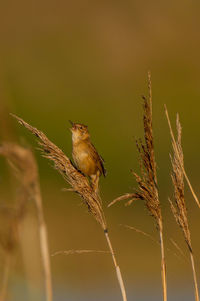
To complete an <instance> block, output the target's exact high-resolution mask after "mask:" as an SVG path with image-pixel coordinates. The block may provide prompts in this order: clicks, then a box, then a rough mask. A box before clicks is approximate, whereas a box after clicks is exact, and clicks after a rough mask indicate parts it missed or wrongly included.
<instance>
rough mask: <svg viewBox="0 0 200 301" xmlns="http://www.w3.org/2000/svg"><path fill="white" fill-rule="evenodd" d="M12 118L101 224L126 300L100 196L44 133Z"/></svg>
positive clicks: (19, 119) (21, 120)
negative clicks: (30, 137) (33, 138)
mask: <svg viewBox="0 0 200 301" xmlns="http://www.w3.org/2000/svg"><path fill="white" fill-rule="evenodd" d="M11 115H12V116H13V117H14V118H16V119H17V120H18V122H19V123H20V124H22V125H23V126H24V127H25V128H27V129H28V130H29V131H30V132H31V133H32V134H34V135H35V136H36V137H37V138H38V139H39V140H38V144H39V145H40V147H41V152H42V155H43V157H45V158H47V159H49V160H51V161H53V163H54V168H55V169H57V170H58V172H59V173H60V174H61V175H62V176H63V178H64V179H65V180H66V181H67V182H68V183H69V184H70V185H71V187H72V188H71V189H69V190H70V191H74V192H76V193H78V194H79V196H80V197H81V199H82V200H83V201H84V203H85V204H86V205H87V207H88V210H89V212H90V213H91V214H92V215H93V217H94V218H95V219H96V221H97V222H98V223H99V224H100V225H101V227H102V229H103V231H104V234H105V237H106V241H107V244H108V247H109V250H110V253H111V255H112V259H113V263H114V266H115V270H116V274H117V279H118V283H119V286H120V289H121V293H122V298H123V301H127V297H126V291H125V287H124V283H123V279H122V275H121V271H120V268H119V266H118V264H117V261H116V257H115V254H114V251H113V247H112V244H111V241H110V238H109V235H108V229H107V224H106V219H105V215H104V212H103V207H102V200H101V198H100V196H99V195H98V194H97V193H96V192H95V191H94V189H93V188H92V187H91V185H90V184H89V182H88V179H87V177H86V176H84V175H83V174H82V173H80V172H79V171H78V170H77V169H76V168H75V167H74V166H73V164H72V163H71V161H70V159H69V158H68V157H67V156H66V155H65V154H64V153H63V152H62V150H61V149H59V148H58V147H57V146H56V145H55V144H54V143H52V142H51V141H50V140H49V139H48V138H47V137H46V135H45V134H44V133H43V132H42V131H40V130H38V129H36V128H35V127H33V126H31V125H29V124H28V123H27V122H25V121H24V120H23V119H21V118H19V117H17V116H16V115H13V114H11Z"/></svg>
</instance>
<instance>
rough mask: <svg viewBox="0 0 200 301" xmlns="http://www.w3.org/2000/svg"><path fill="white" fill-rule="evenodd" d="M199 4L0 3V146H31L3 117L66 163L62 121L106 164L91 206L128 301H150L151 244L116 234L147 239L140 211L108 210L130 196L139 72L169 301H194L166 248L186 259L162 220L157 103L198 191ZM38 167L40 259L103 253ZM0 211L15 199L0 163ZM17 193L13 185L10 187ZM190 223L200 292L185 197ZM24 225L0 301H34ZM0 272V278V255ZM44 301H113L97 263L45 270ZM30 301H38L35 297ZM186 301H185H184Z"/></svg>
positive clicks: (88, 221) (58, 182) (153, 276)
mask: <svg viewBox="0 0 200 301" xmlns="http://www.w3.org/2000/svg"><path fill="white" fill-rule="evenodd" d="M199 11H200V3H199V1H197V0H194V1H185V0H181V1H180V0H173V1H156V0H153V1H144V0H142V1H138V0H133V1H98V0H96V1H80V0H75V1H51V0H50V1H46V0H43V1H37V0H35V1H24V0H19V1H10V0H8V1H1V3H0V37H1V47H0V134H1V140H2V141H4V140H12V141H16V140H18V142H21V143H22V144H25V145H27V144H29V145H31V146H32V147H33V148H34V146H36V143H35V142H34V137H32V136H31V134H29V133H28V132H27V131H26V130H25V129H24V128H22V127H20V126H19V125H18V124H17V122H16V121H15V120H13V119H12V118H11V117H10V116H9V112H12V113H15V114H16V115H18V116H20V117H22V118H23V119H24V120H25V121H27V122H29V123H30V124H32V125H33V126H36V127H37V128H38V129H41V130H42V131H44V133H46V135H47V136H48V137H49V138H50V139H51V140H52V141H53V142H54V143H56V144H57V145H58V146H59V147H60V148H61V149H62V150H63V151H64V152H66V154H67V155H69V156H70V157H71V133H70V131H69V130H68V127H69V123H68V120H69V119H71V120H73V121H75V122H81V123H84V124H87V125H88V126H89V130H90V133H91V136H92V141H93V143H94V144H95V146H96V147H97V149H98V151H99V153H100V154H101V155H102V156H103V158H104V159H105V161H106V169H107V171H108V174H107V177H106V179H103V178H102V179H101V181H100V185H101V194H102V198H103V201H104V207H105V214H106V217H107V221H108V224H109V229H110V235H111V239H112V241H113V245H114V248H115V250H116V255H117V258H118V261H119V264H120V266H121V270H122V273H123V276H124V280H125V284H126V287H127V292H128V298H129V300H136V299H137V300H147V299H148V300H154V301H155V300H161V296H162V290H161V279H160V250H159V246H157V245H156V244H155V243H154V242H152V241H151V240H149V239H148V238H145V237H143V236H142V235H141V234H138V233H136V232H134V231H132V230H128V229H125V228H124V227H123V226H120V225H121V224H122V225H124V224H128V225H132V226H134V227H137V228H139V229H141V230H143V231H146V232H148V233H150V234H151V235H153V237H154V238H155V239H158V233H157V231H156V229H155V227H154V224H153V220H152V218H151V217H150V216H149V215H148V212H147V210H146V209H145V208H144V206H143V203H139V202H138V203H135V204H133V205H132V206H131V207H125V206H124V203H123V202H122V203H118V204H116V205H115V206H113V207H111V208H107V204H108V203H109V202H110V201H112V200H113V199H114V198H115V197H117V196H119V195H121V194H123V193H125V192H130V191H132V190H133V188H134V187H136V183H135V180H134V178H133V176H132V175H131V173H130V169H134V171H136V172H139V166H138V154H137V150H136V147H135V142H134V137H141V136H143V128H142V100H141V95H143V94H147V93H148V91H147V71H148V70H151V74H152V86H153V121H154V122H153V127H154V137H155V152H156V159H157V165H158V179H159V191H160V200H161V203H162V210H163V218H164V227H165V230H164V232H165V233H164V234H165V242H166V247H167V248H168V250H166V259H167V277H168V291H169V297H170V298H169V299H170V300H193V298H194V297H193V283H192V273H191V267H190V263H189V262H187V260H186V259H184V258H183V257H181V255H180V254H179V255H178V258H177V257H176V256H175V254H174V253H175V252H176V253H177V250H176V249H175V248H174V246H173V245H172V244H171V243H170V238H173V239H174V240H175V241H176V242H177V243H178V244H179V245H180V247H181V248H182V250H183V252H184V253H185V254H186V256H187V255H188V254H187V250H186V246H185V243H184V240H183V237H182V233H181V231H180V230H179V229H178V228H177V226H176V224H175V222H174V219H173V217H172V214H171V212H170V209H169V204H168V200H167V199H168V196H171V195H172V193H173V190H172V186H171V181H170V170H171V166H170V160H169V152H170V150H171V145H170V136H169V130H168V126H167V122H166V118H165V115H164V107H163V105H164V103H166V104H167V107H168V110H169V113H170V116H171V118H172V120H173V126H174V125H175V123H174V121H175V116H176V112H179V114H180V120H181V123H182V126H183V150H184V155H185V166H186V170H187V171H188V175H189V177H190V179H191V182H192V183H193V186H194V188H195V190H196V192H197V195H200V191H199V165H200V162H199V152H200V143H199V136H200V134H199V126H200V121H199V110H200V104H199V99H200V85H199V81H200V78H199V74H200V59H199V54H200V35H199V30H200V18H199ZM35 155H36V158H37V161H38V165H39V173H40V180H41V190H42V197H43V203H44V213H45V218H46V222H47V227H48V234H49V243H50V252H51V254H52V253H54V252H55V251H58V250H69V249H96V250H107V246H106V243H105V240H104V235H103V233H102V231H101V229H100V227H99V225H98V224H97V223H96V222H95V220H94V219H93V218H92V217H91V216H90V215H89V214H88V213H87V208H86V207H85V206H84V205H83V204H82V202H81V200H80V199H79V197H78V196H77V195H74V194H73V193H70V192H63V191H62V188H64V187H66V183H65V182H64V180H63V179H62V178H61V176H60V175H59V174H58V173H57V172H56V171H55V170H53V169H52V167H51V165H52V164H51V163H49V162H48V161H47V160H45V159H44V158H41V157H40V155H39V152H37V151H35ZM0 164H1V173H0V199H1V202H2V203H3V204H4V203H5V202H10V201H11V200H12V199H14V197H15V193H16V191H15V190H16V189H17V188H16V187H14V188H13V189H11V187H13V185H12V181H13V179H12V178H10V175H9V170H8V167H7V165H6V162H5V161H4V160H3V158H1V159H0ZM16 186H17V185H16ZM186 200H187V205H188V211H189V212H188V214H189V221H190V225H191V232H192V241H193V246H194V252H195V255H196V263H197V273H198V279H199V281H200V273H199V269H200V261H199V254H200V242H199V214H200V211H199V209H198V207H197V206H196V204H195V203H194V201H193V199H192V196H191V194H190V192H189V191H188V188H187V187H186ZM29 206H30V210H29V214H28V217H27V221H26V222H27V224H26V227H27V228H26V231H27V245H28V247H29V248H28V249H27V253H26V254H27V255H26V256H27V261H28V262H31V263H32V264H31V266H30V267H29V270H28V271H27V270H26V268H25V265H24V263H23V258H22V257H23V256H22V252H21V251H20V248H19V250H18V251H17V252H16V256H15V259H14V262H13V267H12V272H11V275H10V279H9V296H8V298H9V299H8V300H36V298H37V300H44V297H43V296H42V291H43V283H42V281H43V280H42V279H43V278H42V272H41V263H40V255H39V246H38V236H37V226H36V223H37V219H36V214H35V207H34V205H33V204H30V205H29ZM0 264H1V270H3V266H4V258H3V253H1V262H0ZM51 265H52V278H53V288H54V297H55V298H54V299H55V300H59V301H60V300H70V301H75V300H76V301H78V300H87V301H88V300H95V301H98V300H105V301H106V300H121V296H120V292H119V289H118V286H117V280H116V276H115V272H114V269H113V265H112V261H111V258H110V256H109V255H108V254H82V255H69V256H64V255H59V256H55V257H52V258H51ZM36 296H37V297H36ZM184 298H185V299H184Z"/></svg>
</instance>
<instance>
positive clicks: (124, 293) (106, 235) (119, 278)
mask: <svg viewBox="0 0 200 301" xmlns="http://www.w3.org/2000/svg"><path fill="white" fill-rule="evenodd" d="M104 234H105V237H106V240H107V243H108V247H109V250H110V253H111V255H112V260H113V263H114V266H115V270H116V274H117V279H118V283H119V286H120V290H121V293H122V298H123V300H124V301H127V297H126V290H125V287H124V282H123V279H122V274H121V270H120V267H119V266H118V264H117V261H116V257H115V254H114V251H113V247H112V244H111V241H110V237H109V235H108V231H104Z"/></svg>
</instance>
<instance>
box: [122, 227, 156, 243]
mask: <svg viewBox="0 0 200 301" xmlns="http://www.w3.org/2000/svg"><path fill="white" fill-rule="evenodd" d="M122 226H124V227H125V228H127V229H130V230H134V231H135V232H137V233H140V234H142V235H144V236H146V237H148V238H150V239H151V240H152V241H153V242H155V243H156V244H159V245H160V243H159V241H157V240H155V238H154V237H153V236H151V235H150V234H148V233H146V232H144V231H142V230H140V229H137V228H135V227H133V226H129V225H122Z"/></svg>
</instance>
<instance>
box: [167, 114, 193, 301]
mask: <svg viewBox="0 0 200 301" xmlns="http://www.w3.org/2000/svg"><path fill="white" fill-rule="evenodd" d="M176 128H177V141H175V140H172V147H173V156H170V158H171V163H172V174H171V178H172V183H173V187H174V200H175V202H174V203H173V202H172V201H171V200H170V199H169V202H170V205H171V210H172V212H173V215H174V217H175V219H176V222H177V224H178V225H179V227H180V228H181V230H182V232H183V235H184V238H185V241H186V244H187V246H188V249H189V252H190V259H191V264H192V271H193V278H194V288H195V300H196V301H199V293H198V285H197V276H196V271H195V264H194V256H193V250H192V243H191V235H190V229H189V224H188V216H187V207H186V203H185V194H184V174H183V168H184V157H183V151H182V147H181V124H180V121H179V116H178V114H177V118H176Z"/></svg>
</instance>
